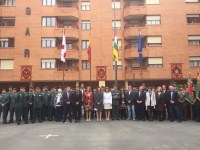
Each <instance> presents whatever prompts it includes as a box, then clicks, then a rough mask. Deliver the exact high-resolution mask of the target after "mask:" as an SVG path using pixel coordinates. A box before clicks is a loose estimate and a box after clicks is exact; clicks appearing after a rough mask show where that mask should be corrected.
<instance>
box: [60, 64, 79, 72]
mask: <svg viewBox="0 0 200 150" xmlns="http://www.w3.org/2000/svg"><path fill="white" fill-rule="evenodd" d="M57 71H63V67H62V66H61V65H60V67H58V68H57ZM65 71H79V67H68V66H66V67H65Z"/></svg>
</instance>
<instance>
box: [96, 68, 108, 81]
mask: <svg viewBox="0 0 200 150" xmlns="http://www.w3.org/2000/svg"><path fill="white" fill-rule="evenodd" d="M97 80H106V66H97Z"/></svg>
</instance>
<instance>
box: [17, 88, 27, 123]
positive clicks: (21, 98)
mask: <svg viewBox="0 0 200 150" xmlns="http://www.w3.org/2000/svg"><path fill="white" fill-rule="evenodd" d="M24 96H25V93H24V92H21V91H20V92H19V93H18V94H17V95H16V101H15V105H14V108H15V117H16V122H17V124H18V125H20V122H21V118H22V107H23V104H24Z"/></svg>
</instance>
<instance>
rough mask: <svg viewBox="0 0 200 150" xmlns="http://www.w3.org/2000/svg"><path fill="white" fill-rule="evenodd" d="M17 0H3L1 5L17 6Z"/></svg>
mask: <svg viewBox="0 0 200 150" xmlns="http://www.w3.org/2000/svg"><path fill="white" fill-rule="evenodd" d="M15 3H16V0H1V1H0V5H3V6H15Z"/></svg>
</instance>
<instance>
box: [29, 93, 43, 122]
mask: <svg viewBox="0 0 200 150" xmlns="http://www.w3.org/2000/svg"><path fill="white" fill-rule="evenodd" d="M42 106H43V96H42V93H41V92H37V91H36V92H35V93H34V94H33V121H32V123H35V121H36V119H37V120H38V121H39V122H42Z"/></svg>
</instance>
